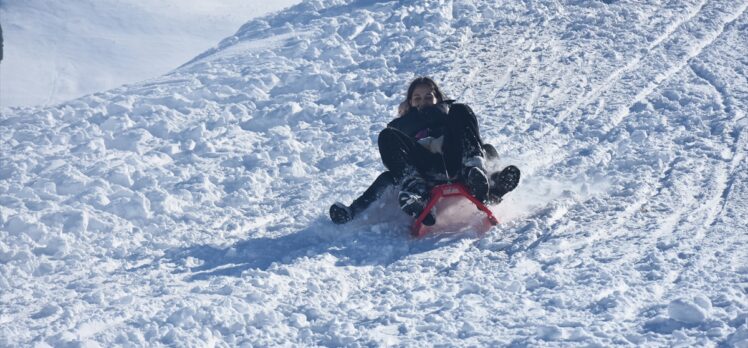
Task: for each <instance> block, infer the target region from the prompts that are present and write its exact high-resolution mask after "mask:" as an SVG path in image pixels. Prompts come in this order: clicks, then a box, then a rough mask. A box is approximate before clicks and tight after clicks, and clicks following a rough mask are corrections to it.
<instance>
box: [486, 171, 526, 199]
mask: <svg viewBox="0 0 748 348" xmlns="http://www.w3.org/2000/svg"><path fill="white" fill-rule="evenodd" d="M519 178H520V171H519V168H517V167H515V166H508V167H506V168H504V169H503V170H502V171H500V172H496V173H493V174H491V190H490V194H489V202H490V203H492V204H496V203H499V202H501V197H503V196H504V195H505V194H507V193H509V192H511V191H512V190H514V189H515V188H516V187H517V185H518V184H519Z"/></svg>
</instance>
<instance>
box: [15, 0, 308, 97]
mask: <svg viewBox="0 0 748 348" xmlns="http://www.w3.org/2000/svg"><path fill="white" fill-rule="evenodd" d="M299 2H300V0H275V1H272V2H269V1H264V0H214V1H202V0H158V1H154V0H127V1H121V0H76V1H74V2H70V1H48V0H22V1H19V0H2V1H0V23H1V24H2V27H3V38H4V43H5V45H4V46H5V48H4V56H5V57H3V61H2V64H0V107H8V106H31V105H53V104H58V103H60V102H63V101H66V100H69V99H73V98H78V97H80V96H83V95H85V94H90V93H94V92H99V91H102V90H105V89H110V88H114V87H117V86H120V85H122V84H125V83H136V82H138V81H141V80H144V79H147V78H151V77H154V76H157V75H161V74H164V73H167V72H169V71H171V70H172V69H174V68H176V67H177V66H179V65H181V64H182V63H184V62H185V61H187V60H189V59H190V58H192V57H194V56H195V55H196V54H198V53H200V52H202V51H205V50H206V49H208V48H210V47H212V46H214V45H215V44H216V43H217V42H218V41H219V40H221V39H222V38H224V37H226V35H230V34H231V33H234V32H236V29H237V28H238V27H239V26H240V25H241V24H242V23H244V22H246V21H247V20H249V19H250V18H253V17H256V16H260V15H263V14H267V13H268V12H271V11H278V10H281V9H283V8H286V7H289V6H291V5H294V4H297V3H299Z"/></svg>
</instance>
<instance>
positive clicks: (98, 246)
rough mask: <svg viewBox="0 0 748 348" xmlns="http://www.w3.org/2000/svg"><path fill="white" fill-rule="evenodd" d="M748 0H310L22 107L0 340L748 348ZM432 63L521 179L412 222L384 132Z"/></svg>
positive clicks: (2, 204) (6, 208) (8, 141)
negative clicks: (357, 201)
mask: <svg viewBox="0 0 748 348" xmlns="http://www.w3.org/2000/svg"><path fill="white" fill-rule="evenodd" d="M747 7H748V1H745V0H740V1H736V0H678V1H666V0H645V1H615V0H608V1H593V0H584V1H583V0H556V1H545V2H538V1H500V2H497V1H488V0H486V1H481V0H464V1H463V0H460V1H450V0H431V1H424V2H420V1H419V2H416V1H374V0H307V1H304V2H302V3H301V4H299V5H297V6H294V7H291V8H290V9H288V10H285V11H283V12H280V13H277V14H273V15H271V16H268V17H263V18H259V19H254V20H252V21H250V22H248V23H247V24H245V25H244V26H242V27H241V29H239V31H238V32H237V33H236V35H234V36H231V37H229V38H227V39H225V40H223V41H222V42H221V43H220V44H219V45H218V46H216V48H215V49H212V50H210V51H208V52H206V53H204V54H201V55H200V56H198V57H197V58H195V59H193V60H192V61H190V62H189V63H187V64H185V65H183V66H182V67H180V68H178V69H176V70H174V71H172V72H170V73H169V74H167V75H164V76H162V77H157V78H153V79H151V80H148V81H145V82H143V83H138V84H133V85H129V86H124V87H121V88H117V89H113V90H109V91H106V92H101V93H96V94H93V95H90V96H86V97H83V98H80V99H76V100H72V101H69V102H65V103H63V104H59V105H55V106H50V107H35V108H5V109H3V110H2V118H0V227H2V230H1V231H0V289H1V292H0V346H39V347H45V346H55V347H62V346H86V347H95V346H102V347H108V346H162V345H163V346H167V345H168V346H221V347H223V346H351V347H357V346H413V347H420V346H568V347H578V346H619V345H620V346H675V345H682V346H727V347H732V346H734V347H746V346H748V245H746V244H748V233H746V230H747V229H748V227H747V226H748V208H746V207H748V168H746V167H748V161H746V150H748V134H746V125H747V123H748V121H747V119H746V117H745V116H746V110H747V108H746V106H747V104H748V80H747V79H746V76H748V74H747V72H748V71H747V70H748V58H746V54H745V52H748V33H747V32H748V14H747V13H746V8H747ZM420 75H428V76H432V77H433V78H434V79H435V80H437V81H438V82H439V83H440V84H441V85H442V87H443V88H444V89H445V90H446V92H447V93H448V95H449V96H451V97H453V98H456V99H458V100H460V101H462V102H465V103H468V104H469V105H471V106H472V107H473V109H474V110H475V111H476V113H477V115H478V117H479V121H480V126H481V127H482V134H483V137H484V140H485V141H486V142H488V143H492V144H495V145H496V147H497V149H498V151H499V153H500V155H501V158H500V160H499V161H498V162H496V163H492V164H491V166H492V167H493V169H499V168H501V167H503V166H504V165H507V164H515V165H517V166H518V167H520V169H521V170H522V172H523V178H522V182H521V183H520V186H519V187H518V188H517V189H516V190H515V191H514V192H512V193H510V194H509V195H507V197H506V199H505V200H504V202H502V203H500V204H498V205H496V206H492V207H491V208H492V209H493V211H494V213H495V214H496V216H497V217H498V218H499V219H500V220H501V223H500V224H499V225H498V226H495V227H493V228H492V229H491V230H489V231H488V232H486V233H477V232H476V233H472V232H470V231H467V232H461V233H449V231H445V232H443V233H437V234H433V235H429V236H427V237H425V238H422V239H413V238H411V237H410V236H409V234H408V232H409V224H410V220H409V218H407V217H406V216H405V215H404V214H403V213H401V212H400V211H399V210H398V209H397V207H396V204H395V202H394V195H393V194H392V192H390V193H388V194H385V195H384V196H383V197H382V198H381V199H380V201H379V202H377V203H376V204H375V205H374V206H373V207H371V208H370V209H369V210H367V211H366V213H365V214H364V215H363V216H361V217H359V218H357V219H356V220H354V221H352V222H350V223H348V224H346V225H341V226H338V225H334V224H332V223H331V222H330V221H329V218H328V216H327V208H328V207H329V205H330V204H332V203H333V202H335V201H337V200H339V201H343V202H346V203H350V201H351V200H353V199H354V198H355V197H356V196H357V195H358V194H360V193H361V192H363V190H364V189H365V188H366V187H367V186H368V184H369V183H370V182H371V181H372V180H373V179H374V178H375V177H376V175H377V174H378V173H380V172H381V171H382V170H383V169H384V168H383V166H382V164H381V161H380V158H379V155H378V152H377V150H376V137H377V134H378V132H379V130H381V129H382V128H383V127H384V125H385V124H386V123H387V122H388V121H389V120H391V119H392V118H393V117H394V115H395V113H396V107H397V104H398V103H399V102H400V101H401V100H402V99H403V97H404V92H405V88H406V87H407V84H408V82H409V81H410V80H411V79H412V78H414V77H415V76H420Z"/></svg>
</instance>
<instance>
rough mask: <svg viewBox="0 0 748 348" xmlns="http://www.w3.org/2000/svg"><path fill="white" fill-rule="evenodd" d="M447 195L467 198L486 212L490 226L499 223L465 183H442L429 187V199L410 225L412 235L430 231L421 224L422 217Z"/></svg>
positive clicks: (420, 235) (419, 235)
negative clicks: (411, 225) (469, 190)
mask: <svg viewBox="0 0 748 348" xmlns="http://www.w3.org/2000/svg"><path fill="white" fill-rule="evenodd" d="M447 197H464V198H467V199H468V200H469V201H470V202H472V203H473V204H475V207H476V208H478V210H480V211H482V212H483V213H485V214H486V219H487V220H488V222H489V223H490V224H491V225H492V226H495V225H496V224H498V223H499V221H498V220H497V219H496V217H494V216H493V213H492V212H491V211H490V210H489V209H488V208H487V207H486V206H485V205H484V204H483V203H481V202H480V201H479V200H477V199H475V197H473V196H472V195H471V194H470V193H469V192H468V190H467V188H466V187H465V185H463V184H461V183H450V184H442V185H437V186H435V187H434V188H432V189H431V199H429V202H428V204H427V205H426V207H425V208H424V209H423V211H422V212H421V214H420V215H419V216H418V218H417V219H416V221H415V222H414V223H413V227H412V233H413V236H415V237H423V236H424V235H426V234H427V233H428V232H429V231H430V229H429V228H425V226H424V225H423V219H425V218H426V215H428V214H429V212H430V211H431V209H433V208H434V207H435V206H436V204H437V203H439V201H441V200H442V199H443V198H447Z"/></svg>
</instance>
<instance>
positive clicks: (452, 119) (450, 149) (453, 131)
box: [442, 104, 485, 176]
mask: <svg viewBox="0 0 748 348" xmlns="http://www.w3.org/2000/svg"><path fill="white" fill-rule="evenodd" d="M444 129H445V132H444V143H443V145H442V152H443V153H444V162H445V163H446V165H447V170H448V171H449V174H450V176H455V175H460V174H463V173H461V171H462V169H463V168H464V167H465V166H470V164H471V163H470V162H471V161H479V162H481V161H482V159H483V157H484V156H485V154H484V152H483V141H482V140H481V137H480V129H479V128H478V119H477V118H476V117H475V113H473V110H472V109H470V107H469V106H467V105H465V104H453V105H452V107H451V108H450V109H449V114H448V115H447V124H446V126H445V127H444ZM476 165H479V166H482V163H479V164H475V165H472V166H476Z"/></svg>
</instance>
